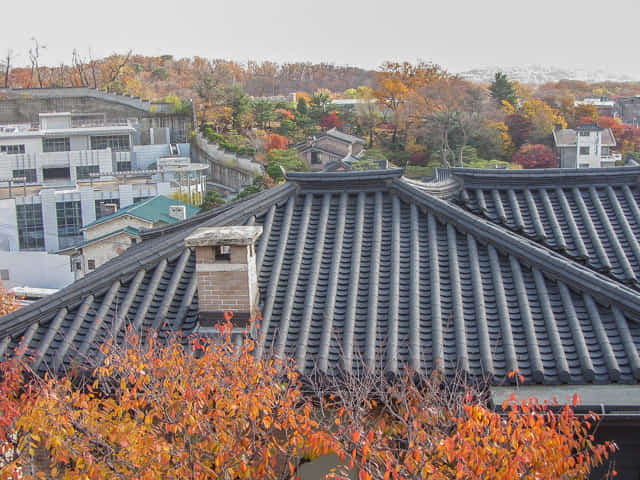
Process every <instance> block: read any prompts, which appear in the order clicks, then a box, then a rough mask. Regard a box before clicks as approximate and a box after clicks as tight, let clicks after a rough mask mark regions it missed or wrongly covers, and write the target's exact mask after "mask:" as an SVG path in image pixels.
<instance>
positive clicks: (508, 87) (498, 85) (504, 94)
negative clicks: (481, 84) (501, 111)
mask: <svg viewBox="0 0 640 480" xmlns="http://www.w3.org/2000/svg"><path fill="white" fill-rule="evenodd" d="M489 91H490V92H491V98H493V99H494V100H495V101H496V103H498V104H499V105H500V104H502V101H503V100H504V101H507V102H509V103H510V104H511V105H515V104H516V102H517V101H518V94H517V93H516V89H515V88H514V86H513V83H512V82H510V81H509V79H508V78H507V75H506V74H504V73H502V72H496V75H495V77H494V80H493V83H492V84H491V86H490V87H489Z"/></svg>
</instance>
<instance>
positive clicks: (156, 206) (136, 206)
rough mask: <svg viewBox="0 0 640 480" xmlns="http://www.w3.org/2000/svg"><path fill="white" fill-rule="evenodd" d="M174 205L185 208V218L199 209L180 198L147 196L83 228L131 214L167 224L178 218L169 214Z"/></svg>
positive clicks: (149, 220)
mask: <svg viewBox="0 0 640 480" xmlns="http://www.w3.org/2000/svg"><path fill="white" fill-rule="evenodd" d="M174 205H183V206H184V207H185V208H186V214H187V218H188V217H192V216H193V215H195V214H196V213H198V212H199V211H200V209H199V208H198V207H194V206H193V205H190V204H188V203H185V202H181V201H180V200H175V199H173V198H169V197H165V196H164V195H157V196H155V197H151V198H147V199H146V200H142V201H140V202H137V203H133V204H131V205H127V206H126V207H123V208H121V209H119V210H118V211H117V212H115V213H112V214H111V215H106V216H104V217H101V218H99V219H97V220H95V221H93V222H91V223H89V224H88V225H86V226H85V228H87V227H92V226H94V225H98V224H100V223H104V222H108V221H110V220H113V219H114V218H118V217H122V216H124V215H131V216H133V217H137V218H140V219H142V220H147V221H148V222H151V223H153V224H156V223H159V222H162V223H167V224H168V223H175V222H178V221H179V219H177V218H175V217H172V216H170V215H169V207H172V206H174Z"/></svg>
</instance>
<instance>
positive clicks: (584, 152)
mask: <svg viewBox="0 0 640 480" xmlns="http://www.w3.org/2000/svg"><path fill="white" fill-rule="evenodd" d="M580 155H589V147H580Z"/></svg>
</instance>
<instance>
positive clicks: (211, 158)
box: [191, 133, 264, 191]
mask: <svg viewBox="0 0 640 480" xmlns="http://www.w3.org/2000/svg"><path fill="white" fill-rule="evenodd" d="M191 160H192V161H194V162H198V163H207V164H209V170H210V173H209V180H210V181H212V182H214V183H219V184H222V185H225V186H227V187H230V188H232V189H234V190H235V191H240V190H242V189H243V188H244V187H246V186H247V185H251V184H252V183H253V180H254V179H255V177H256V176H259V175H263V174H264V169H263V167H262V164H260V163H259V162H257V161H255V160H253V159H251V158H245V157H240V156H238V155H235V154H233V153H229V152H227V151H225V150H223V149H222V148H220V147H219V146H218V145H216V144H211V143H209V142H208V141H207V140H206V139H205V138H204V137H203V136H202V135H201V134H200V133H197V134H196V135H195V136H194V138H193V140H192V142H191Z"/></svg>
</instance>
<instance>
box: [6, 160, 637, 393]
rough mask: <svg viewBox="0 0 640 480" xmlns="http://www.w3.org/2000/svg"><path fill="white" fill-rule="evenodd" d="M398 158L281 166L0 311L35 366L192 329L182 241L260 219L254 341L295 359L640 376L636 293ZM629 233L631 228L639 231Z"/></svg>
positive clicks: (496, 374) (582, 376)
mask: <svg viewBox="0 0 640 480" xmlns="http://www.w3.org/2000/svg"><path fill="white" fill-rule="evenodd" d="M400 174H401V172H399V171H397V170H387V171H374V172H350V173H322V174H289V182H287V183H286V184H284V185H281V186H279V187H276V188H275V189H272V190H269V191H267V192H264V193H262V194H258V195H257V196H254V197H252V198H249V199H247V200H244V201H243V202H240V203H238V204H235V205H232V206H226V207H223V208H221V209H218V210H217V211H214V212H207V213H204V214H201V215H198V216H196V217H193V218H191V219H189V220H186V221H185V222H181V223H179V224H175V225H171V226H168V227H164V228H160V229H155V230H152V231H150V232H149V233H148V234H146V235H145V238H146V239H145V240H144V241H143V242H142V243H141V244H139V245H137V246H135V247H133V248H131V249H129V250H127V251H126V252H125V253H124V254H123V255H121V256H120V257H117V258H116V259H114V260H112V261H111V262H108V263H107V264H105V265H104V266H102V267H100V268H99V269H97V270H96V271H95V272H94V273H92V274H90V275H88V276H87V277H85V278H84V279H82V280H80V281H78V282H76V283H75V284H73V285H72V286H71V287H69V288H67V289H65V290H62V291H60V292H58V293H57V294H55V295H53V296H51V297H49V298H47V299H45V300H43V301H40V302H37V303H35V304H33V305H31V306H27V307H24V308H23V309H22V310H20V311H18V312H16V313H14V314H11V315H8V316H6V317H3V318H0V349H2V353H4V352H11V351H13V349H14V348H15V347H16V346H17V344H18V343H19V342H20V341H21V339H23V337H24V340H23V342H24V343H26V344H27V345H28V347H29V349H31V350H33V351H36V352H40V357H38V358H39V359H40V360H39V363H38V364H37V365H36V366H37V367H38V368H39V369H40V370H42V369H44V368H45V367H47V366H49V367H51V366H53V367H56V366H62V365H64V366H71V365H73V364H76V363H81V362H82V358H83V355H91V356H95V355H96V354H97V353H96V352H97V349H98V346H99V345H100V344H101V343H102V342H103V341H104V340H105V339H106V338H107V337H108V336H109V335H112V333H113V332H114V331H115V332H118V333H117V335H118V338H120V339H121V338H122V335H123V333H122V332H123V328H124V327H125V325H127V324H132V325H133V326H134V327H136V328H139V329H141V331H142V332H143V333H144V332H145V330H146V329H148V328H155V329H158V330H160V331H161V332H166V331H169V330H181V331H183V332H185V333H189V332H191V331H193V329H194V327H195V325H196V322H197V316H198V314H197V301H198V293H197V288H196V284H195V276H194V254H193V253H192V252H191V251H190V250H189V249H187V248H185V247H184V238H185V237H186V236H187V235H188V234H189V233H190V232H192V231H193V230H194V229H195V228H196V227H199V226H212V225H234V224H235V225H237V224H253V223H255V224H260V225H262V226H263V228H264V233H263V235H262V236H261V237H260V239H259V241H258V245H257V263H258V272H259V289H260V293H261V309H262V314H263V322H262V325H261V331H260V336H259V348H258V352H259V353H260V354H262V353H264V352H265V351H267V350H274V351H275V353H278V354H287V355H291V356H292V357H293V358H295V359H296V361H297V362H298V366H299V368H300V369H301V370H302V371H305V372H309V371H311V370H312V369H313V368H314V367H316V366H317V367H319V368H320V369H321V370H324V371H328V372H337V371H339V370H340V369H342V368H347V369H351V370H358V369H360V368H373V369H378V370H384V371H390V372H398V371H401V369H402V368H403V367H404V366H405V365H411V366H413V367H414V368H417V369H420V370H424V371H430V370H432V369H434V368H441V369H443V370H444V372H445V373H446V374H450V375H451V374H453V373H454V370H455V369H456V368H461V369H463V370H464V371H465V372H467V373H468V374H470V375H474V376H490V377H491V378H492V379H493V382H494V384H497V385H500V384H503V383H504V382H508V381H509V380H508V379H506V374H507V373H508V372H509V371H511V370H514V369H516V368H517V369H519V370H520V372H521V373H522V374H523V375H524V377H525V379H526V383H529V384H557V383H572V384H574V383H575V384H591V383H597V384H610V383H614V382H623V383H636V382H637V381H638V380H640V357H639V354H638V351H639V349H640V294H639V293H638V292H637V291H634V290H632V289H630V288H628V287H626V286H624V285H622V284H620V283H618V282H616V281H614V280H610V279H609V278H607V277H604V276H602V275H600V274H599V273H597V272H594V271H593V270H591V269H590V268H588V267H586V266H582V265H580V264H578V263H576V262H574V261H573V260H571V259H570V258H567V257H566V256H562V255H558V254H556V253H554V252H553V251H551V250H549V249H547V248H545V247H544V246H540V245H538V244H537V243H535V242H534V241H531V240H528V239H526V238H524V237H523V236H520V235H519V234H515V233H513V232H511V231H510V230H508V229H505V228H503V227H501V226H499V225H494V224H492V223H491V222H487V221H486V220H485V219H483V218H482V217H480V216H477V215H475V214H473V213H469V212H468V211H465V210H464V209H463V208H461V207H458V206H455V205H453V204H451V203H450V202H446V201H444V200H440V199H437V198H435V197H433V196H430V195H427V194H425V193H424V192H422V191H420V190H419V189H416V188H415V187H414V186H412V185H409V184H407V183H406V182H405V181H403V180H402V179H401V178H400ZM636 234H637V232H636Z"/></svg>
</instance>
